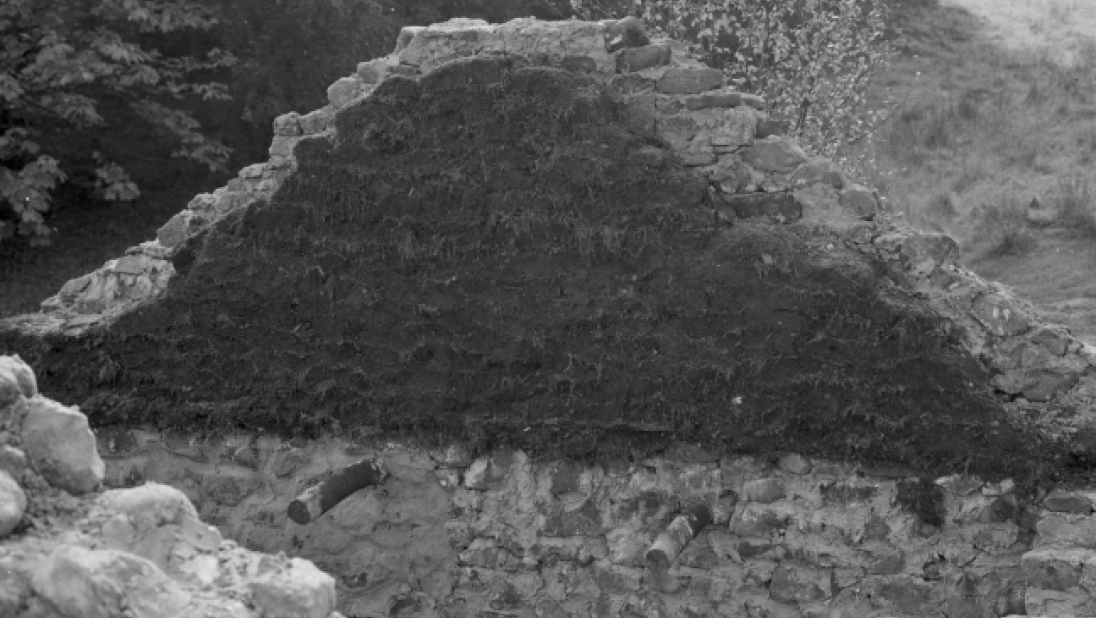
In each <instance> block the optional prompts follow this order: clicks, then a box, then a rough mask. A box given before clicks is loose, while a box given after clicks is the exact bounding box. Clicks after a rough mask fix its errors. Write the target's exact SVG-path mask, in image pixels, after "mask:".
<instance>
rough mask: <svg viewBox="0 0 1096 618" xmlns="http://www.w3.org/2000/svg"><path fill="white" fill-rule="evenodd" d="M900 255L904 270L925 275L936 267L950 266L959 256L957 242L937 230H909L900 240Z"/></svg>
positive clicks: (915, 274) (916, 274)
mask: <svg viewBox="0 0 1096 618" xmlns="http://www.w3.org/2000/svg"><path fill="white" fill-rule="evenodd" d="M900 255H901V257H902V262H903V263H904V264H905V267H906V270H907V271H909V272H910V273H911V274H913V275H914V276H925V275H928V274H929V273H931V272H932V271H934V270H935V269H936V268H937V267H941V266H950V265H952V264H954V263H955V261H956V260H957V259H958V258H959V244H958V243H956V242H955V239H953V238H952V237H951V236H948V235H947V234H940V233H937V232H910V233H909V235H907V236H906V237H905V238H903V239H902V240H901V248H900Z"/></svg>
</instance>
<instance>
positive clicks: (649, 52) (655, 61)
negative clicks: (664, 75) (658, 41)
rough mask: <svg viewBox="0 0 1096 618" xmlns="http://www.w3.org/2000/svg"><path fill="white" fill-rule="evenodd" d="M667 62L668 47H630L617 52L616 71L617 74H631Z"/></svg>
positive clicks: (668, 57) (668, 60)
mask: <svg viewBox="0 0 1096 618" xmlns="http://www.w3.org/2000/svg"><path fill="white" fill-rule="evenodd" d="M669 62H670V46H669V45H644V46H643V47H630V48H626V49H622V50H620V51H619V52H617V58H616V70H617V73H631V72H633V71H641V70H643V69H649V68H651V67H657V66H662V65H665V64H669Z"/></svg>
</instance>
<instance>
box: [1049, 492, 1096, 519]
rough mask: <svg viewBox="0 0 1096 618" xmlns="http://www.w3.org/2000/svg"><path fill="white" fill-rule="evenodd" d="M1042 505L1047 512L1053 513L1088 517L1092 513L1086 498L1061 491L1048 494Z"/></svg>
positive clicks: (1090, 502) (1091, 506) (1091, 507)
mask: <svg viewBox="0 0 1096 618" xmlns="http://www.w3.org/2000/svg"><path fill="white" fill-rule="evenodd" d="M1042 505H1043V506H1044V507H1046V508H1047V511H1052V512H1054V513H1074V514H1077V515H1088V514H1089V513H1092V512H1093V503H1092V501H1091V500H1088V499H1087V497H1085V496H1083V495H1078V494H1075V493H1070V492H1065V491H1062V490H1054V491H1052V492H1050V495H1048V496H1047V499H1046V500H1043V501H1042Z"/></svg>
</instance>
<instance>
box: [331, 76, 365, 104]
mask: <svg viewBox="0 0 1096 618" xmlns="http://www.w3.org/2000/svg"><path fill="white" fill-rule="evenodd" d="M365 92H366V85H365V84H364V83H362V81H361V80H360V79H358V76H357V75H355V76H353V77H343V78H340V79H339V80H338V81H336V82H335V83H334V84H331V85H330V86H328V87H327V100H328V102H330V103H331V106H332V107H334V108H335V109H342V108H344V107H346V106H347V105H349V104H350V103H351V102H352V101H353V100H354V99H357V98H358V97H360V96H361V95H363V94H365Z"/></svg>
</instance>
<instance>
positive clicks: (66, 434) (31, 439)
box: [22, 397, 106, 495]
mask: <svg viewBox="0 0 1096 618" xmlns="http://www.w3.org/2000/svg"><path fill="white" fill-rule="evenodd" d="M22 433H23V447H24V449H25V450H26V454H27V458H28V459H29V460H30V463H31V465H32V466H34V468H35V470H37V471H38V472H39V473H40V474H41V475H42V476H43V477H45V478H46V480H48V481H49V483H50V484H51V485H53V486H54V487H58V488H60V489H64V490H65V491H67V492H69V493H71V494H75V495H79V494H84V493H87V492H89V491H92V490H93V489H95V487H96V486H97V485H98V484H99V483H100V482H101V481H102V480H103V474H104V473H105V471H106V469H105V467H104V465H103V460H102V459H100V458H99V451H98V450H97V449H96V447H95V435H94V434H93V433H91V429H90V428H89V427H88V419H87V417H86V416H84V415H83V414H81V413H80V412H77V411H75V410H70V409H69V408H66V407H65V406H62V405H61V404H59V403H57V402H56V401H53V400H52V399H47V398H45V397H35V398H34V399H31V400H30V402H29V406H28V412H27V416H26V418H25V419H23V429H22Z"/></svg>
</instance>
